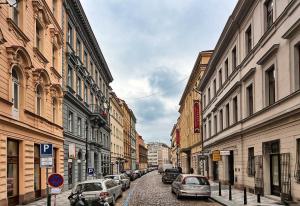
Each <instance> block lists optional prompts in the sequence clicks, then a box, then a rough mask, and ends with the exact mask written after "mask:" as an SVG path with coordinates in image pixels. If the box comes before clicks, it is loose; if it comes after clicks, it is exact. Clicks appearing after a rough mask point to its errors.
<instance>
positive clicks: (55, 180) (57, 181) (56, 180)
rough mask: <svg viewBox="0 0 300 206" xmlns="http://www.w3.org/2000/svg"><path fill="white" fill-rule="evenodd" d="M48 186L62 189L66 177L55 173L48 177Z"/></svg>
mask: <svg viewBox="0 0 300 206" xmlns="http://www.w3.org/2000/svg"><path fill="white" fill-rule="evenodd" d="M48 184H49V185H50V186H51V187H60V186H62V185H63V184H64V177H63V176H61V175H60V174H57V173H54V174H52V175H50V176H49V177H48Z"/></svg>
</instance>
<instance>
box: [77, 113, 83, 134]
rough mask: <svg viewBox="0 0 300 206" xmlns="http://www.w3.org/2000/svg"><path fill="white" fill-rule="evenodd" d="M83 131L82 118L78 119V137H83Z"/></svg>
mask: <svg viewBox="0 0 300 206" xmlns="http://www.w3.org/2000/svg"><path fill="white" fill-rule="evenodd" d="M81 130H82V122H81V118H80V117H77V135H78V136H81Z"/></svg>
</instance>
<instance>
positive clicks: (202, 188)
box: [172, 174, 211, 199]
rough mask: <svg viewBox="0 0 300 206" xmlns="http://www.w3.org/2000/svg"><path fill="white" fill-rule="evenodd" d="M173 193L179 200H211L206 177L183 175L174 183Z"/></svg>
mask: <svg viewBox="0 0 300 206" xmlns="http://www.w3.org/2000/svg"><path fill="white" fill-rule="evenodd" d="M172 193H175V194H176V197H177V199H179V198H181V197H183V196H187V197H203V198H209V197H210V195H211V189H210V185H209V181H208V180H207V178H206V177H203V176H200V175H194V174H181V175H179V176H178V177H177V178H176V179H175V180H174V182H173V183H172Z"/></svg>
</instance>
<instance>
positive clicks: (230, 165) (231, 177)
mask: <svg viewBox="0 0 300 206" xmlns="http://www.w3.org/2000/svg"><path fill="white" fill-rule="evenodd" d="M228 175H229V184H231V185H233V184H234V156H233V151H232V150H231V151H230V155H229V156H228Z"/></svg>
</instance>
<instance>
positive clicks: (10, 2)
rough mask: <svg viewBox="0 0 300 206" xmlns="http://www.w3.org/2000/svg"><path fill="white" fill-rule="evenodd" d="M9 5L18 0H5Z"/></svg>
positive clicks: (14, 3)
mask: <svg viewBox="0 0 300 206" xmlns="http://www.w3.org/2000/svg"><path fill="white" fill-rule="evenodd" d="M6 1H7V3H8V4H9V6H14V5H16V4H17V3H18V0H6Z"/></svg>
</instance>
